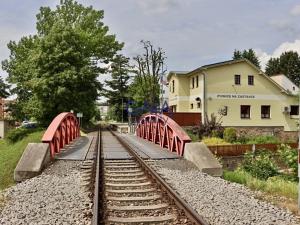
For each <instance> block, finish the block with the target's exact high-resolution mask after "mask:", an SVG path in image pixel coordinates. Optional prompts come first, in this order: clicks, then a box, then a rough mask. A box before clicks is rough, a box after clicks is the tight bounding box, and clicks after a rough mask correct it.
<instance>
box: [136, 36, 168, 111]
mask: <svg viewBox="0 0 300 225" xmlns="http://www.w3.org/2000/svg"><path fill="white" fill-rule="evenodd" d="M141 43H142V45H143V48H144V54H142V55H138V56H136V57H134V58H133V59H134V61H135V63H136V71H135V77H134V79H133V83H132V85H131V87H130V92H131V96H132V98H133V100H134V101H135V103H136V104H137V105H139V106H140V105H142V104H144V103H145V102H147V104H149V105H150V106H151V107H155V106H158V105H159V89H160V87H159V81H160V76H162V75H163V74H164V73H165V72H166V70H164V64H165V60H166V56H165V52H164V50H163V49H162V48H157V49H155V48H154V46H153V45H152V44H151V43H150V42H149V41H141Z"/></svg>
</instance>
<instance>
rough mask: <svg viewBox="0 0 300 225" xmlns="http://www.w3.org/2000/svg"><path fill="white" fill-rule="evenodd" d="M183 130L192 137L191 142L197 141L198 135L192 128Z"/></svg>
mask: <svg viewBox="0 0 300 225" xmlns="http://www.w3.org/2000/svg"><path fill="white" fill-rule="evenodd" d="M185 132H186V133H187V134H188V135H189V136H190V138H191V139H192V142H197V141H199V137H198V135H197V134H195V133H194V132H193V131H192V130H188V129H186V130H185Z"/></svg>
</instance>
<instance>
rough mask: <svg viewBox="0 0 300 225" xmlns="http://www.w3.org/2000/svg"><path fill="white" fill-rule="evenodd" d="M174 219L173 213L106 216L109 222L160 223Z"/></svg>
mask: <svg viewBox="0 0 300 225" xmlns="http://www.w3.org/2000/svg"><path fill="white" fill-rule="evenodd" d="M174 220H176V216H175V215H172V214H171V215H164V216H145V217H130V218H120V217H108V218H107V221H108V222H109V223H128V224H153V223H162V222H168V221H174Z"/></svg>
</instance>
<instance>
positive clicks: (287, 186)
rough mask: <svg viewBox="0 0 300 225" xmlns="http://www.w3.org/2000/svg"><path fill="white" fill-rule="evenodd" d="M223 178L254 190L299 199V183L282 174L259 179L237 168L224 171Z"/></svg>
mask: <svg viewBox="0 0 300 225" xmlns="http://www.w3.org/2000/svg"><path fill="white" fill-rule="evenodd" d="M223 178H224V179H225V180H228V181H232V182H235V183H239V184H243V185H245V186H247V187H249V188H250V189H252V190H259V191H263V192H265V193H267V194H271V195H275V196H284V197H286V198H289V199H292V200H294V201H297V199H298V183H297V182H293V181H289V180H287V179H285V178H284V177H282V176H275V177H271V178H269V179H267V180H259V179H257V178H255V177H252V176H251V175H250V174H249V173H247V172H245V171H243V170H240V169H237V170H235V171H224V175H223Z"/></svg>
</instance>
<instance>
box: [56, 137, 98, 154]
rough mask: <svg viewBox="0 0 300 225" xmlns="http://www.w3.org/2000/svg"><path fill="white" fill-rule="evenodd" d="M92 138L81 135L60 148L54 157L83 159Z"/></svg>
mask: <svg viewBox="0 0 300 225" xmlns="http://www.w3.org/2000/svg"><path fill="white" fill-rule="evenodd" d="M93 138H94V137H93V136H81V137H79V138H77V139H75V140H74V141H73V142H72V143H71V144H69V145H67V146H65V148H64V149H61V152H60V153H59V154H57V155H56V156H55V158H56V159H63V160H85V159H86V156H87V153H88V151H89V148H90V145H91V143H92V140H93Z"/></svg>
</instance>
